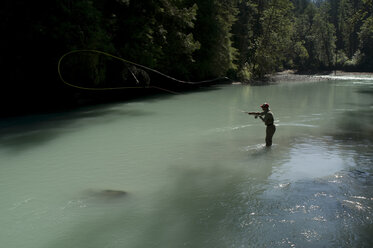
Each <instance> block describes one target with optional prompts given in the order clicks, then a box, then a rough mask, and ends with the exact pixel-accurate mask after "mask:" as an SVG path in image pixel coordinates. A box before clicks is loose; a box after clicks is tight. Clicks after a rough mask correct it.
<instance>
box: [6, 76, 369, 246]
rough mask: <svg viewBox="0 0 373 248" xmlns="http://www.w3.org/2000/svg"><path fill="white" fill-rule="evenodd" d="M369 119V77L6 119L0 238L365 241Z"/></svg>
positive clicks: (89, 242) (10, 241)
mask: <svg viewBox="0 0 373 248" xmlns="http://www.w3.org/2000/svg"><path fill="white" fill-rule="evenodd" d="M264 101H267V102H269V103H270V105H271V109H272V111H273V113H274V116H275V119H276V125H277V131H276V133H275V136H274V139H273V142H274V145H273V146H272V147H271V148H266V147H264V145H263V144H264V135H265V126H264V125H263V123H262V122H261V121H260V120H259V119H254V118H253V117H252V116H249V115H247V114H244V113H243V112H241V111H242V110H245V111H259V110H260V108H259V105H260V104H262V103H263V102H264ZM372 120H373V80H372V79H370V80H369V78H357V79H354V78H346V79H343V78H341V79H339V80H326V79H325V80H324V79H321V80H320V81H313V82H302V83H300V82H283V83H279V84H273V85H267V86H247V85H239V84H232V85H217V86H213V87H209V88H206V89H204V90H201V91H198V92H193V93H187V94H181V95H162V96H157V97H153V98H146V99H138V100H134V101H130V102H123V103H114V104H106V105H100V106H91V107H85V108H81V109H78V110H75V111H70V112H63V113H55V114H47V115H35V116H26V117H17V118H8V119H3V120H1V121H0V128H1V131H0V135H1V136H0V199H1V201H0V220H1V221H0V245H1V247H6V248H20V247H27V248H67V247H69V248H75V247H76V248H119V247H121V248H122V247H123V248H179V247H191V248H210V247H211V248H231V247H232V248H233V247H240V248H246V247H255V248H258V247H302V248H303V247H315V248H316V247H317V248H319V247H359V248H361V247H373V209H372V208H373V126H372V123H373V122H372Z"/></svg>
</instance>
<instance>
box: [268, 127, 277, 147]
mask: <svg viewBox="0 0 373 248" xmlns="http://www.w3.org/2000/svg"><path fill="white" fill-rule="evenodd" d="M275 132H276V126H275V125H273V124H272V125H268V126H267V128H266V146H271V145H272V137H273V135H274V134H275Z"/></svg>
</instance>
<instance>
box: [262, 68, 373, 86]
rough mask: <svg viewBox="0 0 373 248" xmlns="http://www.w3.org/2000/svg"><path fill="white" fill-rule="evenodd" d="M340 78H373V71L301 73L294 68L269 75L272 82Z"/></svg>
mask: <svg viewBox="0 0 373 248" xmlns="http://www.w3.org/2000/svg"><path fill="white" fill-rule="evenodd" d="M339 79H368V80H373V72H347V71H338V70H337V71H326V72H318V73H301V72H297V71H294V70H286V71H282V72H277V73H275V74H272V75H270V76H269V81H270V82H275V83H279V82H302V81H322V80H339Z"/></svg>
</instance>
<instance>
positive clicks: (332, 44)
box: [0, 0, 373, 116]
mask: <svg viewBox="0 0 373 248" xmlns="http://www.w3.org/2000/svg"><path fill="white" fill-rule="evenodd" d="M0 18H1V22H0V31H1V33H2V34H3V35H2V39H1V40H0V44H1V47H2V52H1V56H0V68H1V70H2V73H1V74H2V80H1V83H2V90H1V102H0V103H1V109H0V111H1V112H0V114H1V116H6V115H12V114H15V113H31V112H35V111H36V112H37V111H46V110H58V109H65V108H71V107H74V106H76V105H77V103H78V102H79V100H80V99H79V98H82V97H86V98H87V97H93V98H94V97H103V96H104V98H108V99H110V98H118V97H119V98H120V97H122V96H124V95H128V94H134V93H133V92H134V91H129V90H128V91H126V90H122V91H116V93H107V92H105V93H103V92H101V93H89V94H90V95H89V94H88V95H87V93H86V92H84V90H77V89H74V88H71V87H68V86H66V85H64V84H63V83H61V79H60V78H59V75H58V73H57V64H58V61H59V59H60V58H61V56H62V55H64V54H66V53H67V52H69V51H74V50H80V49H83V50H91V49H92V50H98V51H103V52H106V53H109V54H112V55H115V56H118V57H120V58H124V59H126V60H128V61H133V62H135V63H138V64H140V65H144V66H146V67H149V68H153V69H154V70H157V71H160V72H162V73H164V74H167V75H171V76H172V77H175V78H178V79H181V80H187V81H199V80H206V79H211V78H218V77H229V78H231V79H233V80H239V81H241V82H250V81H251V80H261V79H262V78H264V77H265V76H266V75H268V74H271V73H274V72H278V71H282V70H285V69H292V70H296V71H298V72H307V73H312V72H318V71H326V70H335V69H338V70H350V71H370V72H371V71H373V1H372V0H49V1H27V0H24V1H21V0H14V1H11V0H6V1H5V5H2V8H1V9H0ZM64 63H65V64H64V67H63V69H64V73H65V74H64V75H65V76H66V78H68V79H69V80H70V81H75V80H76V79H80V80H81V81H82V82H83V84H85V85H89V84H93V85H94V87H96V88H99V87H109V86H112V85H115V86H117V85H120V84H123V85H125V84H126V83H127V81H131V80H130V79H131V75H130V74H129V72H130V73H131V74H134V71H135V74H136V75H140V76H141V75H142V77H141V78H148V79H147V80H149V78H150V79H151V80H152V82H157V81H162V78H160V77H157V76H156V75H151V74H149V72H146V70H145V71H144V70H143V69H140V68H138V67H135V66H130V65H128V64H127V65H123V63H122V62H121V63H119V62H118V61H117V62H115V61H113V59H109V58H101V56H98V55H89V56H88V55H85V56H83V55H76V56H71V57H70V58H69V59H66V60H65V61H64ZM131 68H132V69H131ZM83 74H84V75H83ZM113 75H114V76H113ZM140 76H137V77H136V81H137V82H136V83H137V84H139V82H138V81H139V80H137V78H140ZM119 79H120V80H119ZM132 79H133V78H132ZM118 80H119V81H120V82H119V81H118ZM114 81H115V82H114ZM132 81H133V80H132ZM140 81H141V80H140ZM145 81H146V80H145ZM118 82H119V83H118ZM140 83H141V84H145V83H144V82H140ZM129 84H131V82H129ZM132 84H133V82H132ZM167 84H168V85H166V86H167V87H168V86H169V87H171V84H172V82H168V83H167ZM177 87H179V86H177V85H173V86H172V88H173V89H175V88H177ZM180 87H181V86H180Z"/></svg>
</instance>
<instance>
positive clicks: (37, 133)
mask: <svg viewBox="0 0 373 248" xmlns="http://www.w3.org/2000/svg"><path fill="white" fill-rule="evenodd" d="M122 106H123V107H121V108H119V107H118V105H115V104H108V105H100V106H92V107H86V108H82V109H79V110H75V111H70V112H63V113H54V114H46V115H33V116H23V117H15V118H9V119H4V120H2V121H0V128H1V129H0V130H1V131H0V147H2V148H6V149H9V150H10V151H12V152H22V151H24V150H27V149H29V148H33V147H35V146H38V145H44V144H46V143H48V142H49V141H51V140H53V139H56V138H58V137H60V136H62V135H64V134H66V133H71V132H74V131H77V130H78V129H81V128H82V125H83V126H84V125H89V124H90V122H89V121H90V120H92V121H93V122H94V123H95V124H97V123H100V122H109V121H114V120H116V119H117V118H120V117H122V116H132V117H133V116H135V117H136V116H143V115H150V114H152V113H151V112H148V111H144V110H140V109H129V108H128V109H126V106H125V105H122ZM102 117H105V118H102Z"/></svg>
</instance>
